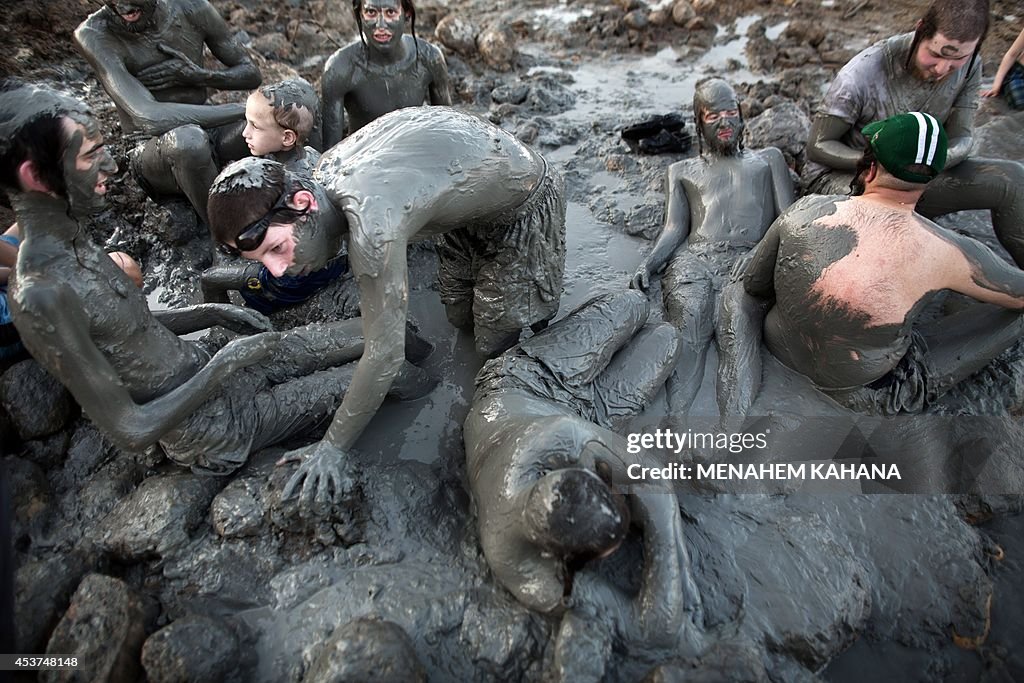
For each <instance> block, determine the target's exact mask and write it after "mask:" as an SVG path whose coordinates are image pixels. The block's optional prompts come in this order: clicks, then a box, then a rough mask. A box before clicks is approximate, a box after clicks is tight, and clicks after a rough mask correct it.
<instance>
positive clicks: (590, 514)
mask: <svg viewBox="0 0 1024 683" xmlns="http://www.w3.org/2000/svg"><path fill="white" fill-rule="evenodd" d="M523 519H524V521H525V524H526V530H527V535H528V536H529V538H530V540H532V541H533V542H535V543H537V544H538V545H540V546H541V547H542V548H544V549H545V550H548V551H550V552H552V553H555V554H556V555H557V556H559V557H562V558H564V559H566V560H570V561H585V560H588V559H592V558H596V557H602V556H604V555H607V554H609V553H611V552H612V551H614V550H615V549H616V548H618V547H619V544H621V543H622V540H623V539H624V538H625V537H626V534H627V533H628V531H629V524H630V517H629V507H628V506H627V505H626V502H625V499H624V498H623V496H621V495H618V494H615V493H614V492H612V490H611V487H609V485H608V484H607V483H606V482H605V481H604V480H603V479H601V478H600V477H599V476H597V475H596V474H595V473H593V472H591V471H590V470H588V469H584V468H579V467H571V468H566V469H560V470H555V471H553V472H549V473H547V474H545V475H544V476H543V477H541V478H540V479H539V480H537V482H536V483H535V484H534V485H533V488H532V489H531V490H530V494H529V496H528V497H527V499H526V502H525V507H524V509H523Z"/></svg>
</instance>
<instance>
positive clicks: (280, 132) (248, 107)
mask: <svg viewBox="0 0 1024 683" xmlns="http://www.w3.org/2000/svg"><path fill="white" fill-rule="evenodd" d="M287 132H288V130H287V129H286V128H282V127H281V126H280V125H279V124H278V123H277V121H275V120H274V109H273V107H271V106H270V102H269V101H268V100H267V98H266V97H264V96H263V95H261V94H260V93H259V92H258V91H257V92H254V93H253V94H251V95H249V99H247V100H246V101H245V130H243V131H242V137H243V138H245V144H247V145H249V151H250V152H252V155H253V156H256V157H263V156H266V155H268V154H273V153H274V152H283V151H284V150H286V149H291V148H292V147H293V146H294V143H291V144H288V142H287V141H286V139H285V138H286V136H285V133H287ZM288 137H291V136H288Z"/></svg>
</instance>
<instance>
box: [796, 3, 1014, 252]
mask: <svg viewBox="0 0 1024 683" xmlns="http://www.w3.org/2000/svg"><path fill="white" fill-rule="evenodd" d="M987 31H988V0H966V1H965V0H933V2H932V3H931V5H929V7H928V9H927V11H926V12H925V14H924V17H922V19H921V20H920V21H919V22H918V23H917V29H916V31H915V32H913V33H905V34H902V35H898V36H893V37H891V38H887V39H885V40H882V41H880V42H878V43H875V44H874V45H872V46H871V47H869V48H867V49H866V50H864V51H863V52H861V53H860V54H858V55H857V56H856V57H854V58H853V59H852V60H850V62H849V63H848V64H847V65H846V66H844V67H843V68H842V69H841V70H840V71H839V73H838V74H836V78H835V80H834V81H833V82H832V85H831V87H830V88H829V90H828V93H826V95H825V99H824V100H823V101H822V103H821V105H820V106H819V107H818V110H817V113H816V115H815V118H814V122H813V124H812V126H811V132H810V139H809V140H808V142H807V160H808V162H807V164H806V166H805V167H804V174H803V179H804V184H805V186H806V187H807V189H808V191H809V192H819V193H822V194H839V193H845V192H847V191H848V188H849V184H850V181H851V180H853V172H854V170H855V168H856V166H857V162H858V161H859V159H860V156H861V152H862V151H863V150H864V147H865V146H866V143H865V141H864V138H863V136H862V135H861V134H860V130H861V129H862V128H863V127H864V126H866V125H867V124H869V123H871V122H872V121H880V120H882V119H884V118H888V117H890V116H893V115H895V114H898V113H901V112H907V111H921V112H926V113H928V114H931V115H932V116H934V117H935V118H937V119H938V120H939V122H940V123H941V124H942V125H943V126H944V127H945V129H946V133H947V135H949V158H948V160H947V161H946V168H945V171H944V172H943V173H942V174H940V175H939V176H938V177H937V178H935V179H934V180H933V181H932V182H931V183H929V184H928V188H927V189H926V190H925V191H924V193H923V194H922V196H921V202H920V204H918V206H917V211H918V212H919V213H920V214H922V215H924V216H927V217H929V218H934V217H935V216H940V215H943V214H947V213H951V212H954V211H963V210H966V209H990V210H991V212H992V225H993V227H994V229H995V234H996V237H997V238H998V239H999V242H1000V243H1001V244H1002V245H1003V246H1004V247H1005V248H1006V250H1007V251H1008V252H1009V253H1010V256H1011V257H1013V260H1014V261H1015V262H1016V263H1017V265H1019V266H1024V166H1022V165H1021V164H1020V163H1019V162H1016V161H1005V160H1001V159H982V158H977V157H970V156H969V155H970V153H971V147H972V145H973V143H974V138H973V127H974V113H975V110H976V109H977V107H978V97H979V92H980V90H981V57H980V56H979V54H978V50H979V48H980V46H981V42H982V40H983V39H984V37H985V34H986V32H987Z"/></svg>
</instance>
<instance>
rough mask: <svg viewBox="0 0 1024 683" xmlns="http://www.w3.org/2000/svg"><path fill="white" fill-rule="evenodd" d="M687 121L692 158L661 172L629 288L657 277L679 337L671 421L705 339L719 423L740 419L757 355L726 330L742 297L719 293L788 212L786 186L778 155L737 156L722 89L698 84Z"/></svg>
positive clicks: (734, 104) (728, 92)
mask: <svg viewBox="0 0 1024 683" xmlns="http://www.w3.org/2000/svg"><path fill="white" fill-rule="evenodd" d="M693 114H694V119H695V124H696V127H697V131H698V140H699V141H700V142H699V145H700V150H701V151H700V155H699V156H698V157H697V158H695V159H684V160H683V161H679V162H676V163H674V164H672V165H671V166H669V168H668V172H667V174H666V184H667V186H668V187H667V199H666V202H665V204H666V210H665V227H664V228H663V229H662V232H661V235H659V236H658V240H657V241H656V242H655V244H654V248H653V249H652V250H651V253H650V254H648V256H647V258H645V259H644V260H643V262H642V263H641V264H640V266H639V267H638V268H637V271H636V273H635V274H634V275H633V279H632V280H631V281H630V286H631V287H633V288H635V289H640V290H643V291H647V289H648V288H649V287H650V284H651V277H652V275H653V274H654V273H657V272H658V271H660V270H661V269H662V268H665V277H664V279H663V281H662V296H663V298H664V301H665V311H666V313H667V318H668V320H669V322H671V323H672V324H673V325H675V326H676V327H677V328H678V329H679V330H680V331H681V332H682V334H683V354H682V360H681V361H680V364H679V368H680V369H679V371H678V372H677V373H676V375H675V377H673V379H672V380H670V381H669V383H668V400H669V409H670V410H671V411H672V412H673V414H677V415H682V414H685V413H686V412H687V411H688V410H689V408H690V405H691V403H692V402H693V399H694V397H695V396H696V395H697V390H698V389H699V388H700V384H701V381H702V380H703V378H704V363H705V358H706V356H707V350H708V345H709V344H710V343H711V339H712V337H714V338H715V340H716V341H717V345H718V353H719V372H718V403H719V408H720V410H721V411H722V414H723V415H725V414H742V413H745V412H746V409H747V408H749V406H750V402H751V401H752V400H753V396H752V395H751V390H752V389H753V386H756V384H757V383H758V382H759V381H760V377H759V376H760V366H759V365H758V363H757V361H758V360H759V358H760V353H759V351H758V347H757V345H756V340H755V339H754V338H753V337H752V336H751V335H747V334H744V333H737V331H736V330H733V327H734V326H735V325H736V324H738V323H739V322H740V321H742V320H744V319H745V318H743V317H742V316H738V315H737V313H736V308H737V306H740V305H742V303H743V302H744V300H745V297H743V296H742V288H741V287H740V286H739V285H736V286H731V287H730V286H726V285H727V284H728V283H729V276H730V272H731V271H732V270H733V268H734V267H735V268H736V269H737V271H741V270H742V268H743V266H744V264H745V262H746V261H745V259H744V258H743V256H744V255H745V254H747V253H748V252H749V250H750V249H751V248H752V247H753V246H754V245H755V244H757V242H758V241H759V240H760V239H761V237H763V236H764V233H765V231H766V230H768V226H770V225H771V224H772V221H774V220H775V218H776V217H777V216H778V215H779V214H780V213H781V212H782V211H783V210H785V209H786V207H788V206H789V205H790V204H791V203H793V183H792V181H791V180H790V177H789V168H788V167H787V166H786V161H785V159H784V158H783V156H782V152H780V151H779V150H778V149H776V148H775V147H768V148H765V149H762V150H757V151H756V152H751V151H749V150H745V149H743V144H742V137H743V115H742V113H741V112H740V105H739V102H738V100H737V98H736V92H735V91H734V90H733V89H732V86H730V85H729V84H728V83H727V82H725V81H724V80H722V79H720V78H709V79H705V80H703V81H701V82H699V83H698V84H697V86H696V88H695V90H694V93H693ZM666 263H667V264H668V266H667V267H665V264H666ZM748 344H752V345H751V346H750V347H749V348H745V347H746V346H747V345H748ZM749 374H755V375H758V376H757V377H750V378H747V377H746V375H749Z"/></svg>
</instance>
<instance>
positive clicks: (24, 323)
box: [15, 285, 278, 450]
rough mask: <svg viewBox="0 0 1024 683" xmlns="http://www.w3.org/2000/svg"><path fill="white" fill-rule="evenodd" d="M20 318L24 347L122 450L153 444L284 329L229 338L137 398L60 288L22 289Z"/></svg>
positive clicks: (76, 302)
mask: <svg viewBox="0 0 1024 683" xmlns="http://www.w3.org/2000/svg"><path fill="white" fill-rule="evenodd" d="M22 296H23V299H22V304H21V307H22V315H20V316H19V318H18V320H17V321H16V323H15V326H16V327H17V328H18V332H19V334H20V335H21V338H22V341H23V342H24V344H25V346H26V348H28V349H29V351H30V352H31V353H32V355H33V357H35V358H36V360H38V361H39V362H40V364H42V365H43V367H45V368H46V369H47V370H49V371H50V372H52V373H53V374H54V376H56V377H57V378H58V379H59V380H60V381H61V382H62V383H63V384H64V386H66V387H67V388H68V390H69V391H70V392H71V394H72V395H73V396H74V397H75V400H76V401H78V404H79V405H80V406H81V407H82V409H83V410H84V411H85V412H86V413H87V414H88V415H89V418H90V419H91V420H92V421H93V422H95V423H96V424H97V425H98V426H99V427H100V429H102V430H103V431H104V432H105V433H106V434H107V435H109V436H110V437H111V438H112V439H113V440H114V442H115V443H117V444H118V445H119V446H121V447H122V448H126V449H129V450H138V449H141V448H145V447H147V446H150V445H152V444H153V443H155V442H156V441H157V440H158V439H159V438H160V437H161V436H162V435H163V434H164V433H165V432H167V430H169V429H170V428H171V427H173V426H175V425H176V424H178V423H179V422H181V421H182V420H184V419H185V418H186V417H188V415H189V414H191V413H192V411H194V410H195V409H196V408H198V407H199V406H200V405H201V404H202V403H203V402H204V401H206V399H208V398H209V397H210V396H211V395H212V394H213V393H214V392H215V391H216V390H217V388H218V386H219V385H220V383H221V382H222V381H224V379H226V378H227V377H228V376H229V375H230V374H231V373H233V372H235V371H236V370H238V369H240V368H243V367H245V366H247V365H250V364H252V363H254V362H256V361H258V360H260V359H261V358H264V357H266V356H267V355H268V354H269V352H270V351H271V349H272V348H273V345H274V344H276V342H277V338H278V335H276V334H268V335H255V336H252V337H246V338H244V339H241V340H236V341H234V342H231V343H230V344H228V345H227V346H225V347H224V348H223V349H221V351H220V352H218V353H217V354H216V355H215V356H214V357H213V358H212V359H211V360H210V362H209V363H207V364H206V365H205V366H204V367H203V368H202V369H201V370H199V372H197V373H196V374H195V375H194V376H192V377H191V378H189V379H188V380H186V381H185V382H184V383H183V384H182V385H180V386H178V387H177V388H175V389H173V390H172V391H170V392H168V393H167V394H164V395H163V396H161V397H159V398H156V399H153V400H152V401H148V402H147V403H145V404H138V403H136V402H135V401H134V399H133V398H132V397H131V395H130V393H129V392H128V389H127V388H126V387H125V385H124V383H123V382H122V381H121V378H120V377H119V376H118V374H117V372H116V371H115V370H114V368H113V366H111V364H110V363H109V362H108V361H107V358H106V357H105V356H104V355H103V353H102V352H101V351H100V350H99V349H98V348H97V347H96V345H95V344H94V343H93V341H92V339H91V338H90V336H89V320H88V319H87V318H86V316H85V314H84V313H83V311H82V302H81V301H79V300H78V298H77V297H76V296H75V295H74V294H73V293H71V292H70V291H69V290H67V289H66V288H64V287H61V286H49V285H35V286H34V287H33V288H32V289H30V290H27V291H25V292H23V295H22Z"/></svg>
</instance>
